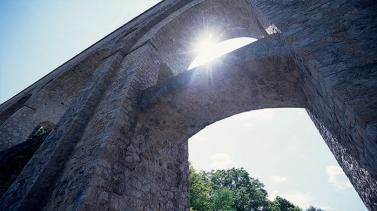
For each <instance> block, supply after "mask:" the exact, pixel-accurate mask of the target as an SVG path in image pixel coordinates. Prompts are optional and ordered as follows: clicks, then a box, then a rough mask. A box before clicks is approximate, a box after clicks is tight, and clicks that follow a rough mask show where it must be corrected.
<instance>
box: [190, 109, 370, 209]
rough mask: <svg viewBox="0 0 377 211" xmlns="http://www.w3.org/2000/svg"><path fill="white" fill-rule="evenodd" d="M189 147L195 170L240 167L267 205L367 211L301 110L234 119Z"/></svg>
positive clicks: (246, 114)
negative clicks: (281, 202) (277, 202)
mask: <svg viewBox="0 0 377 211" xmlns="http://www.w3.org/2000/svg"><path fill="white" fill-rule="evenodd" d="M188 143H189V160H190V162H191V163H192V165H193V167H194V168H195V169H196V170H197V171H199V170H204V171H206V172H207V173H208V172H211V171H212V170H214V171H215V170H226V169H230V168H244V169H245V170H246V171H247V172H248V173H249V174H250V176H252V177H254V178H256V179H259V181H260V182H261V183H263V184H264V189H265V190H266V191H267V192H268V199H269V200H270V201H271V202H272V201H273V200H274V199H275V197H276V196H280V197H283V198H285V199H287V200H289V201H290V202H292V203H293V204H295V205H297V206H299V207H301V208H302V209H306V208H308V207H309V206H310V205H313V206H315V207H320V208H322V209H324V210H328V209H331V208H333V209H334V208H335V210H346V209H350V210H365V209H366V208H365V206H364V205H363V203H362V201H361V200H360V197H359V196H358V195H357V193H356V191H355V190H354V188H353V187H352V185H351V183H349V181H348V179H347V177H346V176H345V175H344V173H343V171H342V170H341V168H340V167H339V165H338V163H337V161H336V160H335V159H334V156H333V155H332V153H331V152H330V150H329V149H328V147H327V145H326V143H325V142H324V140H323V138H322V137H321V135H320V134H319V132H318V130H317V129H316V127H315V125H314V124H313V122H312V120H311V119H310V118H309V116H308V115H307V113H306V111H305V110H304V109H297V108H295V109H293V108H289V109H288V108H279V109H262V110H255V111H250V112H244V113H241V114H236V115H233V116H231V117H228V118H226V119H223V120H220V121H217V122H215V123H213V124H211V125H208V126H207V127H206V128H204V129H202V130H201V131H200V132H198V133H197V134H195V135H194V136H192V137H191V138H190V139H189V142H188ZM261 201H262V200H261Z"/></svg>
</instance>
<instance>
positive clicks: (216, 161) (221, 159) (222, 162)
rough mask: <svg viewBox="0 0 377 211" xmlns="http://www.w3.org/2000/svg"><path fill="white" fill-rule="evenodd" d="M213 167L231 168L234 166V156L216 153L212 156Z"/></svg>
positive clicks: (214, 168)
mask: <svg viewBox="0 0 377 211" xmlns="http://www.w3.org/2000/svg"><path fill="white" fill-rule="evenodd" d="M210 159H211V169H213V170H216V169H229V168H232V167H234V162H233V160H232V158H231V157H230V156H229V155H228V154H226V153H216V154H214V155H212V156H211V158H210Z"/></svg>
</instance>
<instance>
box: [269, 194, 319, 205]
mask: <svg viewBox="0 0 377 211" xmlns="http://www.w3.org/2000/svg"><path fill="white" fill-rule="evenodd" d="M276 196H280V197H282V198H285V199H287V200H288V201H290V202H292V203H293V204H295V205H297V206H299V207H301V208H308V207H309V206H310V205H314V203H313V202H314V199H313V196H312V194H311V193H310V192H305V193H303V192H298V191H290V192H278V191H272V193H271V195H269V197H268V198H269V199H270V200H274V199H275V197H276Z"/></svg>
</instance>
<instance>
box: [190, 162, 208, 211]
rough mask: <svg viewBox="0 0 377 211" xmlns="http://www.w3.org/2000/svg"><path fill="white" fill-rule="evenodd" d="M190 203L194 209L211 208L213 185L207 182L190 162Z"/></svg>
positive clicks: (202, 210) (204, 209)
mask: <svg viewBox="0 0 377 211" xmlns="http://www.w3.org/2000/svg"><path fill="white" fill-rule="evenodd" d="M189 185H190V186H189V190H190V204H191V208H192V210H197V211H207V210H211V201H210V198H209V197H210V194H211V187H210V186H209V185H208V183H206V182H205V180H204V177H203V176H202V175H201V174H199V173H197V172H196V171H195V169H194V168H193V167H192V165H191V164H190V168H189Z"/></svg>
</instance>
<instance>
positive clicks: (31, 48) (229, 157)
mask: <svg viewBox="0 0 377 211" xmlns="http://www.w3.org/2000/svg"><path fill="white" fill-rule="evenodd" d="M157 2H158V1H155V0H111V1H105V0H102V1H100V0H65V1H47V0H18V1H7V0H0V28H1V29H2V30H1V34H0V103H2V102H4V101H6V100H7V99H9V98H10V97H12V96H13V95H15V94H17V93H18V92H20V91H21V90H23V89H24V88H26V87H27V86H29V85H31V84H32V83H34V82H35V81H37V80H38V79H40V78H41V77H43V76H44V75H46V74H47V73H49V72H50V71H52V70H53V69H54V68H56V67H58V66H59V65H61V64H62V63H64V62H65V61H67V60H68V59H70V58H72V57H73V56H75V55H76V54H78V53H79V52H81V51H82V50H84V49H85V48H87V47H88V46H90V45H91V44H93V43H95V42H96V41H98V40H99V39H101V38H102V37H104V36H106V35H107V34H109V33H110V32H112V31H113V30H115V29H116V28H118V27H120V26H121V25H123V24H124V23H126V22H127V21H129V20H130V19H132V18H133V17H135V16H137V15H139V14H140V13H141V12H142V11H144V10H146V9H148V8H149V7H151V6H153V5H154V4H156V3H157ZM189 152H190V160H191V161H192V162H193V164H194V166H195V167H196V168H197V169H203V170H210V169H218V168H230V167H244V168H245V169H247V170H248V171H249V172H250V173H251V175H252V176H254V177H257V178H259V179H260V180H261V181H262V182H263V183H264V184H265V185H266V189H267V190H268V192H269V194H270V197H273V196H275V195H281V196H283V197H285V198H287V199H289V200H291V201H293V202H295V203H297V204H298V205H300V206H303V207H305V206H307V205H309V204H313V205H315V206H320V207H322V208H326V210H366V208H365V206H364V205H363V204H362V202H361V200H360V198H359V197H358V195H357V193H356V192H355V190H354V189H353V188H352V187H351V186H350V184H349V182H348V179H347V178H346V177H345V176H344V174H343V172H342V171H341V170H340V168H339V166H338V164H337V162H336V161H335V159H334V158H333V156H332V154H331V153H330V151H329V149H328V148H327V146H326V145H325V143H324V141H323V139H322V138H321V136H320V135H319V133H318V131H317V129H316V128H315V126H314V125H313V123H312V122H311V120H310V119H309V117H308V115H307V114H306V112H305V110H303V109H269V110H260V111H252V112H247V113H243V114H239V115H235V116H233V117H230V118H227V119H225V120H222V121H219V122H217V123H215V124H212V125H210V126H209V127H207V128H205V129H204V130H202V131H201V132H199V133H198V134H196V135H195V136H193V137H192V138H191V139H190V140H189Z"/></svg>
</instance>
